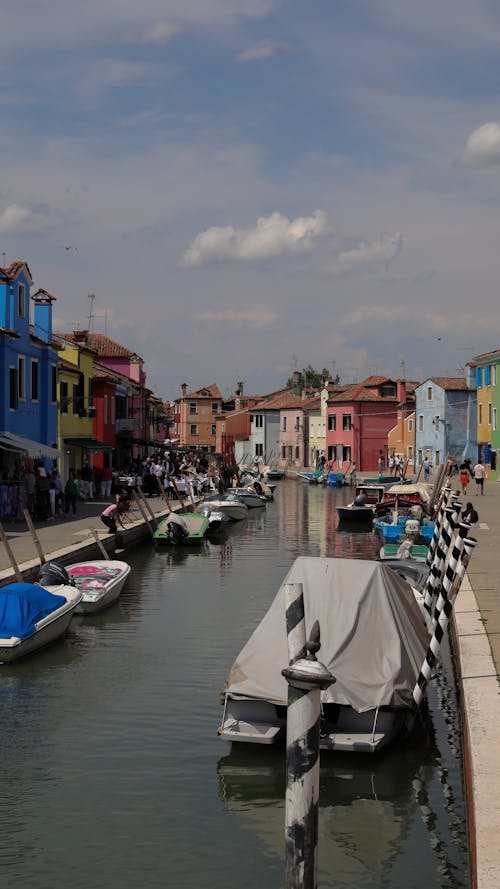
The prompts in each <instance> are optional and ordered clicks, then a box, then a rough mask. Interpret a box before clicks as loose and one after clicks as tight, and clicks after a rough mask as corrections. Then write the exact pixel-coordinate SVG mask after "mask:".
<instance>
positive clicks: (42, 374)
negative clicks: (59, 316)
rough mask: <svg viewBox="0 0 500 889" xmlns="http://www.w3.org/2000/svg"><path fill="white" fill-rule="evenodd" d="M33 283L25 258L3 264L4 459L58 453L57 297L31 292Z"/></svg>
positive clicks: (0, 381)
mask: <svg viewBox="0 0 500 889" xmlns="http://www.w3.org/2000/svg"><path fill="white" fill-rule="evenodd" d="M32 285H33V280H32V277H31V273H30V270H29V268H28V265H27V264H26V263H25V262H13V263H11V264H10V266H8V267H7V268H0V446H1V449H2V451H4V452H5V453H3V454H2V455H0V456H1V457H2V462H5V464H6V463H7V457H8V454H9V453H11V454H15V453H16V452H18V454H26V455H29V456H31V457H35V456H39V457H46V458H47V459H49V460H52V459H55V458H56V457H57V456H58V452H57V360H58V352H57V346H56V344H55V343H54V341H53V336H52V304H53V302H54V301H55V297H53V296H51V295H50V294H49V293H47V291H45V290H39V291H37V292H36V293H35V294H34V295H33V296H31V293H30V291H31V287H32ZM31 303H32V304H33V308H32V310H31ZM31 315H32V316H33V317H32V318H31ZM4 434H6V435H7V436H10V439H9V440H5V438H4ZM21 439H22V441H21Z"/></svg>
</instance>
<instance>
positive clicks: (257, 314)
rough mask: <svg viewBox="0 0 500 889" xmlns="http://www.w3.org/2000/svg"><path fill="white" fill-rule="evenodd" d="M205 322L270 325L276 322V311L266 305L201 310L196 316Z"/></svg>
mask: <svg viewBox="0 0 500 889" xmlns="http://www.w3.org/2000/svg"><path fill="white" fill-rule="evenodd" d="M195 318H196V320H197V321H201V322H202V323H203V324H228V325H231V326H232V327H243V326H244V327H258V328H263V327H270V326H272V325H273V324H274V323H275V322H276V313H275V312H273V311H271V310H270V309H266V308H264V307H261V308H254V309H244V310H242V311H237V310H236V309H226V310H222V311H207V312H199V313H198V314H196V316H195Z"/></svg>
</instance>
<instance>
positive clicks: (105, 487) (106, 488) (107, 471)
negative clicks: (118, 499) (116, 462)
mask: <svg viewBox="0 0 500 889" xmlns="http://www.w3.org/2000/svg"><path fill="white" fill-rule="evenodd" d="M112 481H113V469H112V468H111V466H105V467H104V469H103V471H102V476H101V497H103V498H104V497H105V498H106V499H107V498H108V497H111V483H112Z"/></svg>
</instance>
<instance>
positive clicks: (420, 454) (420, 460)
mask: <svg viewBox="0 0 500 889" xmlns="http://www.w3.org/2000/svg"><path fill="white" fill-rule="evenodd" d="M423 459H424V455H423V453H422V451H421V450H420V449H419V451H418V463H419V466H421V465H422V463H423Z"/></svg>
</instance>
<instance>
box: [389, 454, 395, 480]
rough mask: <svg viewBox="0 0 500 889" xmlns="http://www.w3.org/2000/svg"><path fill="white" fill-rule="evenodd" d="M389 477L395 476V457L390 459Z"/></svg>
mask: <svg viewBox="0 0 500 889" xmlns="http://www.w3.org/2000/svg"><path fill="white" fill-rule="evenodd" d="M389 475H394V456H391V457H389Z"/></svg>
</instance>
